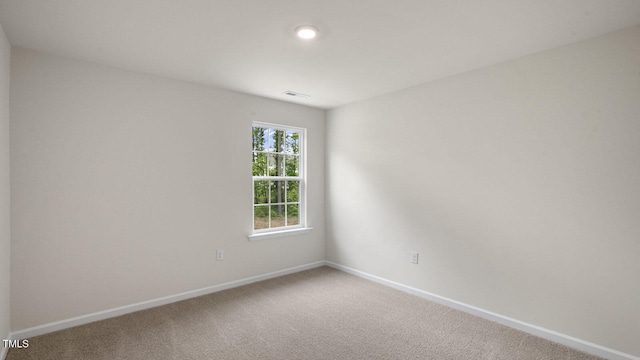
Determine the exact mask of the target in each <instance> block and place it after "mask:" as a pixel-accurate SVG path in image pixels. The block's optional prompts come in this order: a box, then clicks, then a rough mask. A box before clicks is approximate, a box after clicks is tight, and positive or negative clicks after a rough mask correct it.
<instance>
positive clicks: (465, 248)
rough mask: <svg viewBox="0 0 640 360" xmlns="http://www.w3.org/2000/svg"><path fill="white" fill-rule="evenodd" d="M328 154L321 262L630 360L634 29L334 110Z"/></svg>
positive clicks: (639, 168)
mask: <svg viewBox="0 0 640 360" xmlns="http://www.w3.org/2000/svg"><path fill="white" fill-rule="evenodd" d="M326 149H327V171H328V174H327V192H328V195H327V199H328V208H327V226H328V227H327V257H328V259H329V260H331V261H334V262H336V263H339V264H342V265H345V266H349V267H352V268H355V269H359V270H362V271H365V272H368V273H371V274H374V275H377V276H381V277H383V278H387V279H390V280H393V281H397V282H400V283H403V284H406V285H410V286H413V287H416V288H419V289H422V290H425V291H429V292H432V293H436V294H439V295H441V296H445V297H448V298H451V299H454V300H457V301H461V302H464V303H467V304H470V305H474V306H476V307H480V308H483V309H485V310H489V311H493V312H496V313H498V314H502V315H505V316H509V317H511V318H515V319H519V320H521V321H524V322H527V323H530V324H534V325H538V326H542V327H545V328H547V329H551V330H555V331H558V332H560V333H563V334H567V335H570V336H574V337H577V338H579V339H583V340H586V341H590V342H593V343H596V344H600V345H603V346H606V347H610V348H613V349H617V350H619V351H623V352H626V353H630V354H634V355H636V356H638V355H640V342H638V334H640V306H639V304H640V281H639V279H640V261H639V260H638V259H639V258H640V27H636V28H633V29H629V30H624V31H619V32H616V33H612V34H608V35H606V36H603V37H599V38H595V39H591V40H587V41H583V42H580V43H577V44H574V45H571V46H567V47H563V48H559V49H555V50H551V51H547V52H544V53H540V54H536V55H533V56H529V57H526V58H522V59H519V60H516V61H510V62H506V63H503V64H499V65H496V66H492V67H488V68H483V69H480V70H476V71H472V72H468V73H465V74H461V75H459V76H455V77H451V78H447V79H443V80H440V81H436V82H432V83H428V84H425V85H422V86H419V87H415V88H411V89H407V90H404V91H400V92H397V93H393V94H388V95H385V96H381V97H378V98H374V99H370V100H367V101H363V102H360V103H356V104H352V105H347V106H344V107H341V108H338V109H335V110H332V111H330V112H329V113H328V122H327V145H326ZM411 250H416V251H418V252H419V253H420V263H419V264H418V265H412V264H410V261H409V255H410V251H411Z"/></svg>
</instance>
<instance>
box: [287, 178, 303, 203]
mask: <svg viewBox="0 0 640 360" xmlns="http://www.w3.org/2000/svg"><path fill="white" fill-rule="evenodd" d="M299 192H300V181H287V202H298V199H299V195H298V194H299Z"/></svg>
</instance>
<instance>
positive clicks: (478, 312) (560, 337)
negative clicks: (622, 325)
mask: <svg viewBox="0 0 640 360" xmlns="http://www.w3.org/2000/svg"><path fill="white" fill-rule="evenodd" d="M326 265H327V266H330V267H332V268H335V269H337V270H341V271H344V272H346V273H349V274H352V275H356V276H359V277H362V278H365V279H368V280H371V281H374V282H377V283H379V284H382V285H386V286H389V287H392V288H394V289H398V290H401V291H404V292H407V293H409V294H413V295H417V296H419V297H421V298H424V299H427V300H431V301H433V302H436V303H439V304H442V305H445V306H448V307H450V308H454V309H457V310H460V311H464V312H466V313H468V314H471V315H475V316H478V317H481V318H483V319H487V320H490V321H493V322H497V323H499V324H502V325H505V326H508V327H511V328H514V329H518V330H520V331H524V332H526V333H528V334H531V335H535V336H537V337H541V338H543V339H546V340H549V341H553V342H556V343H560V344H562V345H566V346H569V347H571V348H574V349H577V350H580V351H583V352H585V353H588V354H591V355H596V356H599V357H602V358H605V359H609V360H640V357H637V356H634V355H631V354H626V353H623V352H621V351H618V350H614V349H610V348H607V347H604V346H601V345H598V344H594V343H591V342H588V341H584V340H581V339H577V338H574V337H571V336H568V335H565V334H561V333H559V332H557V331H553V330H549V329H545V328H542V327H540V326H536V325H532V324H528V323H525V322H523V321H520V320H516V319H512V318H510V317H507V316H503V315H500V314H496V313H494V312H491V311H487V310H484V309H480V308H478V307H475V306H472V305H468V304H465V303H462V302H459V301H456V300H452V299H449V298H446V297H443V296H440V295H436V294H432V293H430V292H427V291H423V290H420V289H416V288H413V287H410V286H406V285H403V284H400V283H397V282H395V281H391V280H387V279H384V278H381V277H379V276H375V275H371V274H368V273H366V272H364V271H360V270H356V269H352V268H350V267H347V266H343V265H340V264H336V263H334V262H331V261H327V262H326Z"/></svg>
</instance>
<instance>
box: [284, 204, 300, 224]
mask: <svg viewBox="0 0 640 360" xmlns="http://www.w3.org/2000/svg"><path fill="white" fill-rule="evenodd" d="M292 225H300V218H299V216H298V205H297V204H296V205H287V226H292Z"/></svg>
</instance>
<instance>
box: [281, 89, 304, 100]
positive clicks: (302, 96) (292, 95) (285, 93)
mask: <svg viewBox="0 0 640 360" xmlns="http://www.w3.org/2000/svg"><path fill="white" fill-rule="evenodd" d="M282 94H284V95H287V96H291V97H297V98H300V99H308V98H310V96H309V95H305V94H300V93H297V92H295V91H285V92H283V93H282Z"/></svg>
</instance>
